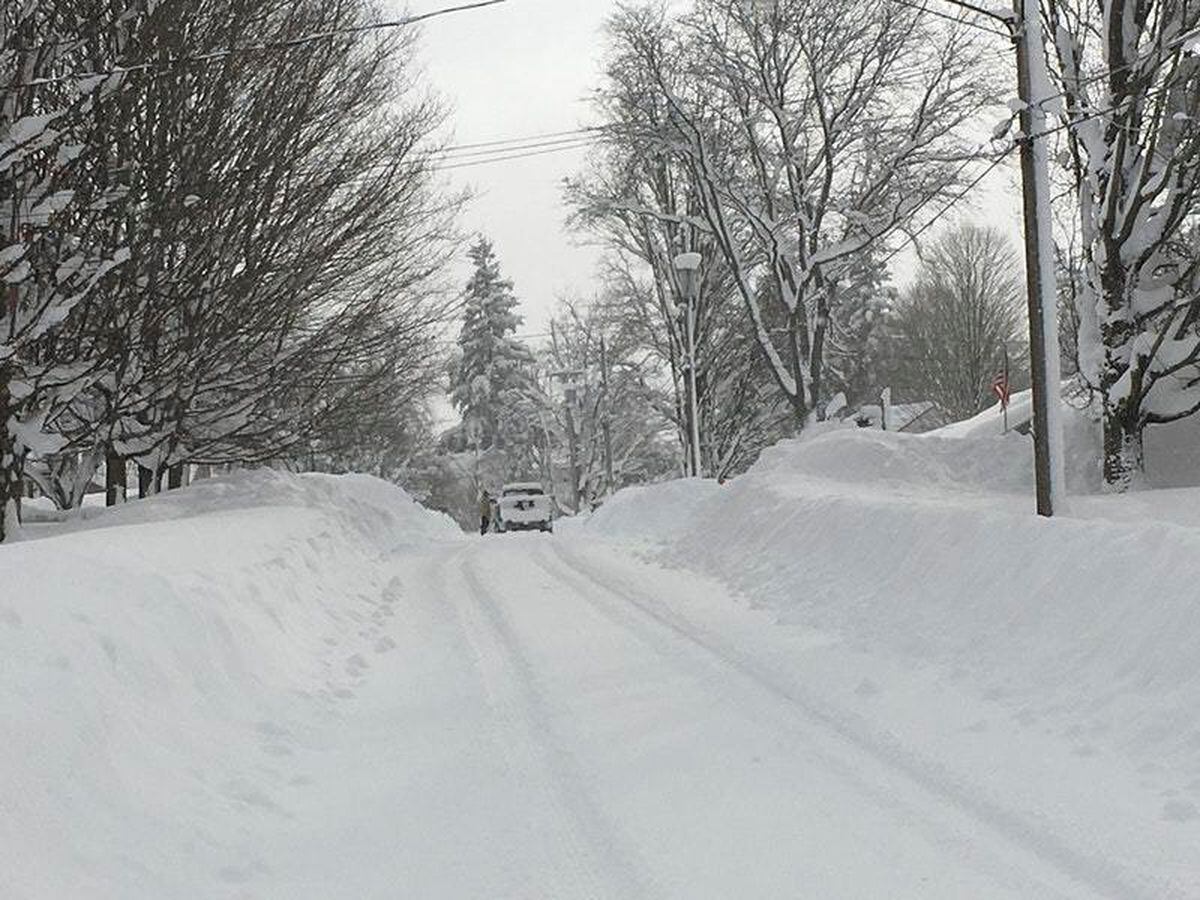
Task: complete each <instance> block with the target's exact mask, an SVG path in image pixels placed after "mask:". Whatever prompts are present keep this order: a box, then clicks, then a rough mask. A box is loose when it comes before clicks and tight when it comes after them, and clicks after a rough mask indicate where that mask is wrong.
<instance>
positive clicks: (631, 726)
mask: <svg viewBox="0 0 1200 900" xmlns="http://www.w3.org/2000/svg"><path fill="white" fill-rule="evenodd" d="M396 568H397V572H396V578H397V580H396V581H393V582H392V585H391V588H390V592H389V596H388V597H386V598H385V600H384V601H382V602H381V603H380V604H379V605H378V606H376V607H375V614H374V615H373V616H372V617H371V618H370V619H367V620H365V621H370V622H373V623H374V624H372V625H371V627H370V628H367V629H366V630H364V631H363V632H362V635H361V636H362V637H363V639H364V640H367V641H374V642H375V643H374V646H375V648H376V651H377V652H376V653H375V654H374V655H373V656H372V658H371V659H369V660H368V659H366V658H364V657H363V656H362V655H361V654H355V655H352V656H350V657H349V658H348V659H346V661H345V667H344V670H343V672H342V673H340V674H341V676H342V677H341V682H340V683H342V684H343V685H344V687H343V688H342V689H341V690H339V691H336V693H335V696H338V697H339V698H340V699H341V701H342V706H341V707H340V710H339V712H338V714H337V728H336V730H335V734H334V736H333V737H328V735H326V736H324V737H322V738H320V739H314V740H313V741H310V742H309V746H308V747H302V746H297V747H296V748H295V752H294V753H291V754H290V763H291V764H292V765H294V766H296V767H298V768H299V769H302V770H303V771H302V772H301V771H298V772H297V774H296V775H295V777H293V778H292V779H291V780H290V781H289V784H291V785H292V787H291V788H290V789H289V792H288V799H287V801H286V803H285V802H284V801H280V803H279V808H280V812H281V815H280V816H279V817H265V818H263V819H261V820H260V823H261V825H262V826H263V827H264V828H263V829H262V830H260V829H259V828H257V827H256V828H253V829H250V830H248V831H247V832H246V834H245V846H246V848H247V856H246V859H245V860H244V862H243V863H242V864H239V865H237V866H233V867H230V868H229V869H227V870H225V872H224V875H223V880H224V881H226V882H227V883H228V884H227V887H228V888H230V889H231V890H232V891H234V894H233V895H239V894H238V892H241V894H240V895H243V896H250V897H314V898H316V897H329V896H346V897H421V898H431V897H444V898H456V900H464V898H551V897H552V898H559V900H566V898H574V897H589V898H592V897H630V898H642V897H645V898H653V897H678V898H699V897H714V898H717V897H721V898H728V897H805V898H885V897H886V898H923V900H933V898H968V897H969V898H1001V897H1011V898H1034V897H1036V898H1057V897H1064V898H1065V897H1113V898H1126V900H1129V898H1136V897H1142V896H1146V897H1149V896H1154V894H1153V892H1152V891H1151V890H1150V889H1149V888H1148V887H1146V886H1144V885H1139V884H1137V883H1133V882H1131V881H1130V880H1129V879H1128V878H1124V877H1123V876H1122V874H1121V873H1120V872H1118V871H1117V870H1115V869H1110V868H1109V865H1108V863H1107V862H1106V860H1105V857H1104V853H1103V852H1102V851H1101V850H1100V849H1099V848H1092V849H1091V851H1090V852H1087V853H1081V852H1080V851H1078V850H1077V849H1075V848H1073V847H1070V846H1067V845H1065V844H1063V843H1062V842H1060V841H1059V840H1058V839H1056V838H1055V837H1054V836H1053V835H1052V834H1050V833H1048V832H1047V831H1045V830H1042V829H1040V828H1039V827H1037V825H1036V824H1035V823H1033V822H1031V821H1029V817H1026V816H1022V815H1020V814H1018V813H1016V812H1013V811H1011V810H1008V809H1006V808H1005V807H1004V806H1003V805H1002V803H1001V802H998V801H997V800H995V799H987V798H986V797H985V796H983V795H982V792H978V791H974V790H972V788H971V787H970V786H969V785H965V784H963V783H961V782H960V781H957V780H955V779H954V778H952V777H950V776H949V775H946V774H944V773H942V772H941V771H940V770H939V769H938V768H937V767H936V766H934V765H931V764H929V763H926V762H924V761H922V760H921V759H920V758H918V757H917V756H915V755H913V754H911V753H909V752H908V751H906V750H905V749H904V748H903V747H901V746H900V744H899V743H898V742H896V741H895V740H894V739H892V738H890V737H889V736H888V735H887V734H886V733H883V732H880V733H875V732H874V730H873V729H872V728H871V726H870V724H869V722H865V721H864V720H862V719H861V718H859V717H857V716H856V715H854V714H852V713H850V712H845V713H844V714H843V712H842V711H839V710H837V709H830V708H826V707H824V706H823V705H822V703H821V701H818V700H815V699H813V698H810V697H808V696H806V694H805V692H804V688H803V686H802V685H799V684H797V683H795V679H794V677H791V676H790V675H789V673H788V671H787V669H786V660H784V659H783V657H782V656H781V655H780V654H779V653H777V652H776V653H775V654H774V655H772V648H770V647H767V646H750V645H747V643H746V641H747V640H753V637H752V636H753V635H754V634H755V632H753V630H746V629H739V628H738V627H736V622H733V621H732V620H731V627H730V628H729V629H728V631H724V630H723V629H719V628H714V626H713V624H712V622H713V618H712V616H710V615H707V614H705V611H706V610H707V611H709V612H711V611H712V610H713V609H715V608H716V606H717V605H718V604H717V598H715V597H714V592H718V589H717V588H715V587H714V586H712V585H710V584H707V583H704V582H701V581H699V580H696V579H693V578H692V577H691V576H687V575H684V574H682V573H672V572H665V571H663V570H659V569H655V568H652V567H649V566H645V565H642V564H640V563H637V562H634V561H632V560H630V559H627V558H625V557H624V556H623V555H622V554H621V553H619V552H618V551H615V550H613V549H611V548H604V547H598V546H589V545H587V544H584V543H582V542H580V541H572V540H569V539H562V538H555V539H545V538H532V537H521V536H512V537H507V538H497V539H488V540H479V541H471V542H469V543H467V544H465V545H457V546H455V547H453V548H451V549H442V550H438V551H436V552H427V553H424V554H423V555H422V556H421V557H419V559H418V564H416V565H414V564H413V562H412V561H411V560H409V561H408V562H407V563H406V564H405V565H402V566H397V567H396ZM721 602H722V603H723V604H725V605H728V606H729V608H730V609H733V604H732V603H730V602H729V601H728V600H727V599H724V598H721ZM693 612H694V613H696V615H695V616H693V615H692V614H691V613H693ZM774 649H775V650H776V651H778V648H774ZM772 660H774V661H772ZM288 730H289V732H291V731H294V729H293V728H289V729H288ZM332 788H336V790H333V789H332ZM1160 896H1161V895H1160ZM1181 896H1182V895H1181Z"/></svg>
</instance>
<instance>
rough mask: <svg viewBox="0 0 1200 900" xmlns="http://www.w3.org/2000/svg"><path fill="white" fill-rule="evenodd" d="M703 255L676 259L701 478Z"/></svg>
mask: <svg viewBox="0 0 1200 900" xmlns="http://www.w3.org/2000/svg"><path fill="white" fill-rule="evenodd" d="M702 261H703V260H702V258H701V256H700V254H699V253H681V254H679V255H678V256H676V257H675V271H676V272H677V273H678V274H679V280H680V285H681V287H682V292H683V302H684V307H683V318H684V341H685V343H686V344H687V347H686V352H687V372H688V374H687V393H688V419H689V422H688V429H689V430H688V437H689V443H690V444H691V445H692V446H691V451H692V452H691V454H690V455H691V475H692V476H693V477H695V478H700V477H701V475H702V470H701V463H700V400H699V398H698V397H697V390H696V307H697V306H698V305H699V295H700V264H701V262H702Z"/></svg>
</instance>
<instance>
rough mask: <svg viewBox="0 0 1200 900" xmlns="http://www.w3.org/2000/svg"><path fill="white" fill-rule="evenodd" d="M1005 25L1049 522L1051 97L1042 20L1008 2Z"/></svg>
mask: <svg viewBox="0 0 1200 900" xmlns="http://www.w3.org/2000/svg"><path fill="white" fill-rule="evenodd" d="M1014 11H1015V13H1016V16H1015V21H1013V22H1012V23H1010V24H1011V27H1012V30H1013V41H1014V43H1015V44H1016V49H1017V87H1018V94H1019V97H1020V100H1021V135H1020V139H1019V144H1020V148H1021V180H1022V183H1023V187H1024V207H1025V278H1026V291H1027V294H1028V297H1029V349H1030V369H1031V374H1032V382H1033V438H1034V451H1033V452H1034V473H1035V475H1036V478H1037V511H1038V515H1040V516H1053V515H1054V513H1055V511H1056V510H1057V509H1059V508H1060V507H1061V503H1060V501H1061V499H1062V491H1063V487H1064V482H1065V477H1064V468H1065V464H1064V454H1063V446H1062V444H1063V435H1062V424H1061V419H1060V415H1059V405H1060V404H1061V402H1062V398H1061V394H1062V375H1061V371H1060V365H1059V356H1058V301H1057V298H1056V296H1055V290H1054V244H1053V241H1052V238H1051V233H1050V223H1051V218H1050V169H1049V162H1048V160H1047V153H1046V140H1047V137H1048V135H1047V134H1046V132H1047V128H1046V120H1047V115H1046V108H1045V104H1046V102H1047V101H1049V100H1050V99H1051V98H1052V96H1053V92H1052V91H1051V89H1050V79H1049V76H1048V75H1047V72H1046V51H1045V43H1044V40H1043V37H1042V20H1041V15H1040V10H1039V5H1038V3H1037V2H1036V0H1014Z"/></svg>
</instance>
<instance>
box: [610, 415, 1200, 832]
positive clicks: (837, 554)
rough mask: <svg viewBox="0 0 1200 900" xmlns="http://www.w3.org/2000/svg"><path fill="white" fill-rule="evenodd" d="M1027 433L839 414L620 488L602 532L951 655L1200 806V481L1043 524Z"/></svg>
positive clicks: (819, 616)
mask: <svg viewBox="0 0 1200 900" xmlns="http://www.w3.org/2000/svg"><path fill="white" fill-rule="evenodd" d="M1026 440H1027V439H1024V438H1021V437H1019V436H1011V437H1008V438H1001V437H998V436H997V437H993V438H981V437H978V436H970V435H967V436H964V437H961V438H945V437H938V436H907V435H897V434H888V433H882V432H864V431H858V430H854V429H848V430H847V429H842V430H835V431H832V432H829V433H824V434H820V435H817V436H815V437H812V438H809V439H802V440H799V441H790V442H785V443H783V444H780V445H778V446H777V447H775V448H773V449H772V450H770V451H768V452H767V453H765V454H764V456H763V458H762V460H761V461H760V462H759V463H758V465H757V466H755V467H754V468H753V469H752V470H751V472H749V473H748V474H747V475H745V476H743V477H741V478H738V479H736V480H734V481H732V482H730V483H729V484H727V485H725V486H724V487H721V488H716V487H714V486H712V485H710V484H703V483H699V482H692V483H687V482H681V483H676V484H672V485H664V486H661V487H654V488H649V489H645V490H643V491H640V492H637V493H627V494H624V495H618V496H617V497H616V498H614V499H613V500H612V501H611V503H610V504H609V506H608V508H606V509H603V510H601V511H599V512H598V513H597V514H596V515H595V516H594V517H593V518H592V520H591V522H590V523H589V525H588V531H590V532H592V533H593V534H597V535H601V536H605V537H609V538H614V539H618V540H624V541H634V542H636V543H638V544H640V545H643V546H645V545H647V544H654V545H658V547H657V549H656V550H655V551H654V552H655V553H656V554H657V555H658V556H659V558H661V559H663V560H664V561H666V562H667V563H668V564H670V565H675V566H686V567H690V568H692V569H694V570H697V571H700V572H702V573H705V574H708V575H712V576H716V577H717V578H719V579H720V580H722V581H724V582H725V583H726V584H729V585H731V586H733V587H735V588H736V589H738V590H739V591H740V592H741V594H742V595H743V596H744V597H745V598H747V601H748V602H750V603H752V604H753V605H756V606H761V607H764V608H766V609H767V610H769V611H771V613H772V614H773V615H774V616H775V618H776V619H777V620H778V621H779V622H781V623H784V624H787V625H794V626H798V627H803V628H809V629H813V630H816V631H819V632H824V633H827V634H832V635H835V636H837V638H838V639H839V640H843V641H845V642H847V643H848V644H850V645H852V646H856V647H861V648H864V649H865V650H867V651H869V652H871V653H880V652H882V653H885V654H888V655H889V656H890V657H891V658H893V659H895V660H897V661H898V662H899V664H900V665H902V666H904V667H907V668H911V667H913V666H917V667H927V666H933V667H934V669H935V670H936V671H937V672H938V673H940V676H939V677H944V678H946V679H950V680H953V681H955V682H956V683H958V682H966V683H970V684H972V685H974V687H975V689H976V691H977V693H979V694H980V695H985V696H987V697H988V698H990V700H992V701H994V702H996V703H999V704H1001V705H1002V706H1003V707H1005V708H1006V709H1007V710H1008V711H1009V713H1011V715H1013V716H1014V717H1024V718H1026V719H1028V721H1030V722H1036V723H1037V728H1038V729H1039V730H1044V731H1046V732H1047V733H1053V734H1056V735H1059V736H1061V737H1064V738H1065V739H1067V740H1069V741H1072V742H1073V744H1072V746H1074V747H1075V748H1076V749H1078V750H1079V752H1081V753H1088V754H1090V753H1098V752H1112V753H1114V754H1119V755H1120V756H1122V757H1123V758H1125V759H1129V760H1132V761H1134V763H1135V764H1136V765H1137V766H1144V767H1148V768H1147V771H1158V770H1160V769H1161V770H1162V771H1170V772H1172V773H1173V774H1172V775H1171V777H1169V778H1164V781H1163V783H1162V790H1163V797H1164V800H1163V803H1164V809H1165V810H1168V811H1169V812H1170V815H1171V816H1173V817H1175V818H1180V819H1188V820H1192V819H1195V818H1196V817H1197V815H1198V813H1197V809H1198V808H1200V778H1198V777H1197V776H1200V726H1198V725H1197V721H1198V719H1197V716H1198V714H1200V667H1198V666H1197V665H1196V648H1197V646H1198V642H1200V602H1197V597H1198V593H1197V585H1198V584H1200V527H1197V526H1200V517H1197V516H1196V509H1197V508H1200V492H1191V491H1178V492H1164V493H1163V495H1162V497H1161V499H1162V510H1163V515H1162V516H1161V517H1159V516H1156V512H1157V509H1158V503H1157V500H1158V499H1159V498H1158V497H1157V496H1156V494H1155V493H1153V492H1146V493H1142V494H1138V495H1136V496H1135V497H1134V498H1132V499H1128V500H1127V498H1111V497H1105V498H1089V499H1084V500H1078V499H1077V500H1075V501H1074V505H1073V507H1072V510H1073V512H1074V514H1075V516H1074V517H1062V518H1059V519H1055V520H1053V521H1046V520H1039V519H1037V518H1036V517H1035V516H1034V515H1033V514H1032V487H1031V479H1032V476H1031V474H1030V463H1029V460H1028V455H1029V454H1028V445H1027V444H1024V443H1022V442H1024V441H1026ZM1184 507H1189V508H1190V510H1191V517H1190V521H1189V516H1188V515H1186V514H1185V513H1184ZM631 523H633V524H632V525H631ZM645 523H653V533H649V534H648V533H647V529H646V528H644V527H642V525H644V524H645ZM1178 523H1187V524H1178Z"/></svg>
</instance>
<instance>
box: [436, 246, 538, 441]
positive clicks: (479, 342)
mask: <svg viewBox="0 0 1200 900" xmlns="http://www.w3.org/2000/svg"><path fill="white" fill-rule="evenodd" d="M470 256H471V261H472V262H473V263H474V264H475V272H474V274H473V275H472V276H471V280H470V281H469V282H468V283H467V298H466V312H465V314H464V320H463V326H462V331H461V332H460V333H459V336H458V348H459V355H458V358H457V360H456V362H455V365H454V368H453V371H452V372H451V384H450V387H451V398H452V399H453V401H454V405H455V406H456V407H457V408H458V411H459V412H460V413H461V414H462V417H463V430H464V432H465V438H466V444H467V446H470V447H474V448H477V449H480V450H487V449H491V448H496V449H504V448H505V447H506V446H507V445H509V444H511V443H512V442H513V439H514V438H517V437H518V436H519V435H521V434H524V433H525V432H526V431H527V428H526V427H525V423H524V422H523V421H522V420H521V417H520V416H519V415H516V416H509V415H506V412H516V411H517V409H518V408H519V407H520V406H521V405H522V401H523V400H524V398H525V397H526V396H527V395H528V394H529V393H530V391H531V390H532V389H533V376H532V368H533V354H532V353H530V351H529V348H527V347H526V346H525V345H524V344H523V343H521V342H520V341H519V340H517V339H516V337H515V333H516V330H517V328H518V327H519V326H520V325H521V323H522V321H523V319H522V318H521V316H520V315H519V314H518V313H517V312H516V308H517V305H518V303H519V301H518V300H517V298H516V296H515V295H514V294H513V285H512V282H511V281H508V280H507V279H505V278H503V277H502V276H501V274H500V264H499V262H498V261H497V259H496V254H495V251H494V250H493V249H492V244H491V242H490V241H489V240H487V238H483V237H481V238H479V240H478V241H476V243H475V245H474V246H473V247H471V251H470Z"/></svg>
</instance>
